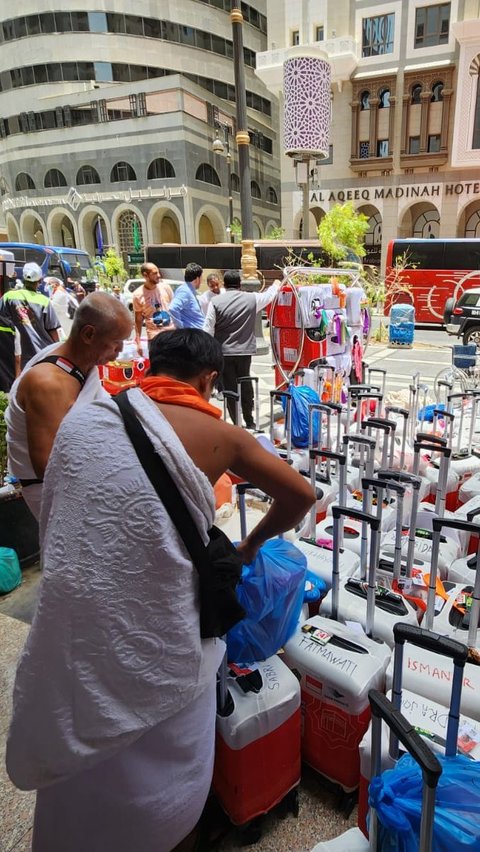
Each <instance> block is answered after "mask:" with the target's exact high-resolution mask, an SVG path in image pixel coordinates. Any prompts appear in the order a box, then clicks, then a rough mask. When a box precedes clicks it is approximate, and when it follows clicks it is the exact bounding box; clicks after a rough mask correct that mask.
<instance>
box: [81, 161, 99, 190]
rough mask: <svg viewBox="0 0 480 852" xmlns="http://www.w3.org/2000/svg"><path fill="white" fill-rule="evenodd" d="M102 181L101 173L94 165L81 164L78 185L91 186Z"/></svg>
mask: <svg viewBox="0 0 480 852" xmlns="http://www.w3.org/2000/svg"><path fill="white" fill-rule="evenodd" d="M92 183H100V175H99V174H98V172H97V170H96V169H95V168H94V167H93V166H80V168H79V170H78V172H77V186H89V185H90V184H92Z"/></svg>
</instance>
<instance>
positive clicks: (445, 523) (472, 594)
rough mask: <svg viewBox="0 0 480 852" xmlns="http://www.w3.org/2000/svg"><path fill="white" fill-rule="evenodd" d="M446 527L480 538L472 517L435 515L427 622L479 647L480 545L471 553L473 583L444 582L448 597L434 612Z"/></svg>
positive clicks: (479, 528) (427, 625) (479, 529)
mask: <svg viewBox="0 0 480 852" xmlns="http://www.w3.org/2000/svg"><path fill="white" fill-rule="evenodd" d="M444 529H461V530H463V531H464V532H466V533H468V534H469V535H470V536H475V537H476V539H477V541H478V536H479V535H480V526H479V525H478V524H473V523H471V522H469V521H460V520H457V519H451V518H436V519H435V520H434V521H433V531H434V532H433V553H432V562H431V570H430V581H429V586H428V597H427V611H426V613H425V626H426V627H428V628H429V629H434V630H437V631H438V632H439V633H442V634H444V635H448V636H451V637H452V638H454V639H458V640H459V641H461V642H466V643H467V644H468V646H469V647H470V648H478V647H479V645H480V632H479V616H480V547H478V549H477V553H476V555H475V556H474V557H471V558H472V559H475V569H474V573H473V576H472V577H471V579H470V583H468V584H465V583H444V588H445V591H446V594H447V600H446V601H445V602H444V604H443V606H442V608H441V610H440V612H438V614H435V608H436V599H437V598H438V593H437V589H436V579H437V561H438V550H439V544H440V535H441V532H442V530H444ZM437 609H438V606H437Z"/></svg>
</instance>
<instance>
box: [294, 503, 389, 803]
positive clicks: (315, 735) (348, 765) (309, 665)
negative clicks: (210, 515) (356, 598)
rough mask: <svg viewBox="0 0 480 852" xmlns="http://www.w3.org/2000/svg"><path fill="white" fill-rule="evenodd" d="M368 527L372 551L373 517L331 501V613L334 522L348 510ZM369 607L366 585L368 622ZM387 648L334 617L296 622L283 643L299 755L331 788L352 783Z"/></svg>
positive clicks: (336, 564) (336, 566)
mask: <svg viewBox="0 0 480 852" xmlns="http://www.w3.org/2000/svg"><path fill="white" fill-rule="evenodd" d="M352 515H353V517H355V518H356V519H357V520H358V521H360V522H362V521H365V522H366V523H367V524H369V525H370V527H371V528H372V544H371V548H372V553H373V554H375V552H376V546H377V536H378V528H379V523H378V520H377V518H375V517H373V516H372V515H368V514H365V513H364V512H360V511H356V510H353V509H345V508H341V507H339V506H334V507H333V518H334V550H333V554H334V570H333V589H334V592H333V606H332V611H333V615H334V617H335V616H336V614H337V610H338V588H339V560H338V551H339V547H340V542H339V522H340V519H341V518H342V517H345V516H352ZM373 612H374V597H373V588H372V589H369V606H368V613H369V624H368V626H367V632H370V633H371V629H372V627H373V625H372V624H371V619H372V616H373ZM389 658H390V650H389V648H388V646H386V645H385V644H384V643H381V642H377V641H375V640H373V639H371V638H370V636H367V635H365V634H364V633H363V632H361V633H357V632H355V631H354V630H353V629H351V628H349V627H347V626H346V625H344V624H339V623H338V621H336V620H334V619H328V618H324V617H323V616H321V615H320V616H315V617H314V618H310V619H308V621H307V622H306V624H303V625H301V626H300V625H299V627H298V628H297V631H296V633H295V634H294V635H293V636H292V638H291V639H290V640H289V641H288V642H287V643H286V644H285V648H284V659H285V662H286V663H287V665H289V666H290V668H291V669H292V670H293V671H294V672H295V673H296V674H297V675H298V677H299V679H300V681H301V691H302V714H303V718H302V756H303V759H304V760H305V761H306V763H308V764H309V765H310V766H312V767H313V768H314V769H315V770H317V772H319V773H321V775H322V776H323V777H324V778H325V779H328V781H329V782H331V783H332V784H333V785H334V786H335V787H336V788H338V787H340V788H342V789H343V791H345V792H347V793H350V792H352V791H354V790H355V789H356V788H357V787H358V783H359V779H360V761H359V753H358V746H359V743H360V740H361V739H362V737H363V734H364V733H365V730H366V728H367V726H368V721H369V718H370V710H369V705H368V691H369V690H370V689H371V688H372V687H378V688H380V689H382V688H383V684H384V676H385V669H386V667H387V665H388V662H389Z"/></svg>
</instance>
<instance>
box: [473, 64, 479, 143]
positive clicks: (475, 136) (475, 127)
mask: <svg viewBox="0 0 480 852" xmlns="http://www.w3.org/2000/svg"><path fill="white" fill-rule="evenodd" d="M472 148H474V149H478V148H480V74H477V98H476V101H475V119H474V122H473V139H472Z"/></svg>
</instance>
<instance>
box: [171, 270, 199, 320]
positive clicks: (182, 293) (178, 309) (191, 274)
mask: <svg viewBox="0 0 480 852" xmlns="http://www.w3.org/2000/svg"><path fill="white" fill-rule="evenodd" d="M202 274H203V269H202V267H201V266H199V265H198V263H189V264H187V266H186V267H185V274H184V278H185V284H181V285H180V287H178V288H177V290H176V291H175V295H174V297H173V301H172V302H170V306H169V308H168V310H169V313H170V317H171V319H172V320H173V323H174V325H175V328H203V322H204V319H205V317H204V316H203V311H202V309H201V307H200V304H199V301H198V296H197V290H198V288H199V287H200V284H201V283H202Z"/></svg>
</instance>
